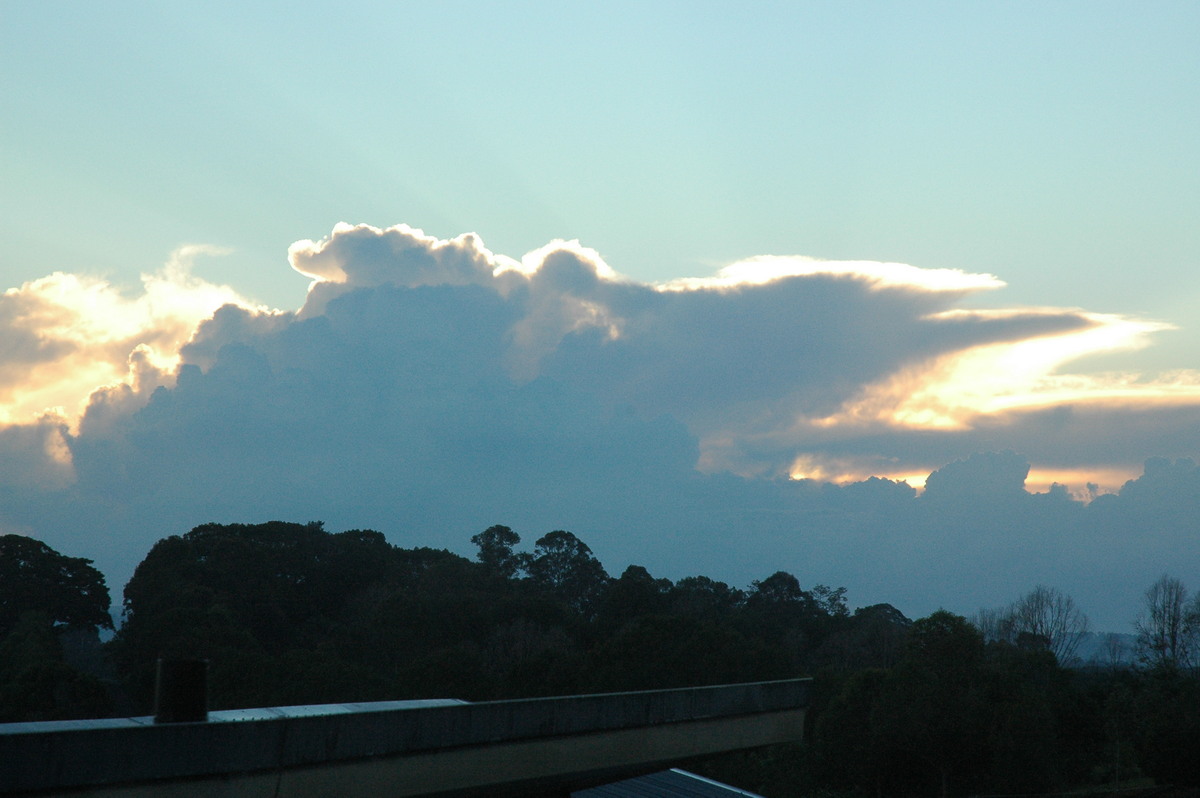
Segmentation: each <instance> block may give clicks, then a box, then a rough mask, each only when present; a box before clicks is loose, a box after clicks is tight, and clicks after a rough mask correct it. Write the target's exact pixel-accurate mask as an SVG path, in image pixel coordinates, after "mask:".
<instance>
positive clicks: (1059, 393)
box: [813, 311, 1200, 429]
mask: <svg viewBox="0 0 1200 798" xmlns="http://www.w3.org/2000/svg"><path fill="white" fill-rule="evenodd" d="M1014 312H1015V311H951V312H948V313H943V314H939V316H940V317H941V318H946V319H950V318H964V317H968V316H975V317H980V318H982V317H993V318H999V317H1003V316H1004V315H1006V314H1012V313H1014ZM1048 312H1052V311H1048ZM1081 315H1082V316H1083V317H1084V318H1086V319H1087V321H1088V322H1089V324H1088V325H1087V326H1085V327H1083V328H1082V329H1077V330H1072V331H1069V332H1063V333H1058V334H1054V335H1044V336H1038V337H1032V338H1024V339H1021V340H1016V341H1005V342H1000V343H992V344H986V345H981V346H975V347H972V348H968V349H965V350H963V351H959V352H954V353H951V354H948V355H944V356H942V357H940V358H937V359H936V360H934V361H933V362H932V363H923V364H919V365H917V366H913V367H911V368H909V369H906V370H904V371H903V372H901V373H898V374H895V375H893V376H891V377H890V378H888V379H887V380H885V381H884V382H882V383H879V384H876V385H872V386H868V387H867V388H866V389H865V390H864V391H863V393H862V394H861V395H860V396H859V397H857V398H855V399H854V400H853V401H852V402H850V403H848V404H847V405H846V406H844V407H843V408H842V409H841V410H840V411H839V412H838V413H835V414H833V415H831V416H828V417H825V418H821V419H815V420H814V421H813V423H814V425H816V426H818V427H826V428H828V427H839V426H845V425H854V424H863V423H879V422H883V423H886V424H891V425H895V426H901V427H910V428H931V429H964V428H966V427H968V426H970V424H971V420H972V419H973V418H975V417H977V416H979V415H982V414H990V413H998V412H1003V411H1007V410H1014V409H1028V408H1033V407H1039V406H1045V405H1050V404H1061V403H1065V402H1077V401H1085V402H1086V401H1096V400H1101V399H1130V400H1135V399H1137V400H1150V399H1163V398H1167V397H1177V398H1179V399H1184V400H1187V401H1193V402H1194V401H1198V400H1200V377H1198V376H1196V375H1191V376H1189V375H1187V374H1186V373H1178V374H1176V375H1174V376H1173V377H1172V378H1171V379H1169V380H1162V381H1154V382H1145V381H1141V380H1139V379H1137V378H1136V377H1130V376H1129V375H1086V376H1085V375H1077V374H1059V373H1058V369H1060V368H1061V367H1062V366H1064V365H1065V364H1067V363H1069V362H1071V361H1074V360H1078V359H1080V358H1082V357H1085V356H1088V355H1095V354H1101V353H1105V352H1113V351H1118V350H1127V349H1137V348H1140V347H1143V346H1145V345H1146V343H1147V337H1148V336H1149V335H1150V334H1151V333H1154V332H1158V331H1160V330H1165V329H1170V326H1169V325H1166V324H1161V323H1158V322H1148V321H1138V320H1134V319H1128V318H1124V317H1121V316H1116V315H1111V314H1099V313H1083V314H1081Z"/></svg>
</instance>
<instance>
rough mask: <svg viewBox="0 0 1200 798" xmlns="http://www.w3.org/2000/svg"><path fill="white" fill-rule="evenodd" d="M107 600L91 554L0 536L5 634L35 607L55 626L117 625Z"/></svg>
mask: <svg viewBox="0 0 1200 798" xmlns="http://www.w3.org/2000/svg"><path fill="white" fill-rule="evenodd" d="M108 605H109V596H108V587H107V586H106V585H105V584H104V576H103V575H102V574H101V573H100V572H99V571H97V570H96V569H95V568H93V567H92V561H91V560H87V559H84V558H82V557H68V556H66V555H63V554H59V553H58V552H57V551H55V550H54V549H52V548H50V547H49V546H47V545H46V544H45V543H42V542H41V541H40V540H34V539H33V538H28V537H25V536H23V535H2V536H0V637H3V636H4V635H5V634H7V633H8V631H9V630H11V629H12V628H13V627H14V626H15V625H16V623H17V621H18V619H19V618H20V617H21V614H22V613H25V612H29V611H31V610H36V611H38V612H42V613H45V615H46V616H47V617H48V618H49V619H50V622H51V624H53V625H54V626H63V627H72V628H82V629H112V628H113V622H112V617H111V616H110V615H109V614H108Z"/></svg>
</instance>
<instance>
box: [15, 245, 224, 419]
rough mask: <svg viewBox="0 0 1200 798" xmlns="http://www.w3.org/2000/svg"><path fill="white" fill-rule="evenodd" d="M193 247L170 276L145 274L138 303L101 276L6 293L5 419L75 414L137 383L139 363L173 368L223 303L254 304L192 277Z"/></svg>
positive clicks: (166, 270)
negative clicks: (101, 395) (108, 389)
mask: <svg viewBox="0 0 1200 798" xmlns="http://www.w3.org/2000/svg"><path fill="white" fill-rule="evenodd" d="M202 254H206V255H214V254H221V250H219V249H217V248H213V247H203V246H186V247H181V248H180V249H178V250H176V251H175V252H174V253H172V255H171V258H170V260H169V261H168V263H167V264H166V266H164V267H163V269H162V270H160V271H158V272H155V273H152V274H143V275H142V285H141V293H140V294H139V295H137V296H134V297H130V296H127V295H126V294H125V293H123V292H122V291H121V290H120V289H118V288H117V287H116V286H113V285H111V284H110V283H108V282H106V281H105V280H103V279H101V278H98V277H88V276H81V275H75V274H64V273H61V272H58V273H55V274H52V275H50V276H48V277H43V278H41V279H39V280H34V281H31V282H28V283H25V284H24V285H22V286H20V287H19V288H13V289H9V290H7V291H5V292H4V293H3V294H2V295H0V341H3V344H0V421H7V422H9V423H12V422H21V421H32V420H33V419H35V418H36V417H37V416H39V415H41V414H42V413H44V412H45V411H46V410H47V409H48V408H49V409H56V410H57V411H60V412H62V413H64V414H65V415H66V416H67V417H68V418H74V417H76V416H77V415H78V414H79V413H80V412H82V410H83V409H84V405H85V401H86V399H87V397H88V396H89V394H90V393H91V392H92V391H93V390H94V389H96V388H97V387H99V386H105V385H110V384H117V383H121V382H123V381H130V380H133V379H135V375H134V374H132V373H131V371H130V369H131V360H130V359H131V357H132V356H134V354H135V352H136V353H137V358H138V359H139V360H141V361H148V362H150V363H153V364H154V365H155V366H156V367H157V368H159V369H162V370H165V371H169V370H171V369H173V368H174V366H175V365H176V363H177V362H178V352H179V348H180V347H181V346H182V345H183V344H184V343H185V342H186V341H187V340H188V338H190V337H191V335H192V332H193V331H194V330H195V328H196V325H197V324H198V323H199V322H200V321H201V320H202V319H204V318H206V317H207V316H209V315H211V314H212V312H213V310H214V309H215V308H216V307H218V306H219V305H221V304H224V303H228V302H233V303H242V304H245V301H244V300H242V299H241V298H240V297H239V296H238V295H237V293H236V292H235V291H233V289H231V288H228V287H226V286H215V285H211V284H209V283H206V282H204V281H202V280H199V279H197V278H195V277H192V276H191V275H190V274H189V272H188V268H189V266H190V264H191V261H192V260H193V259H194V258H195V257H196V256H197V255H202Z"/></svg>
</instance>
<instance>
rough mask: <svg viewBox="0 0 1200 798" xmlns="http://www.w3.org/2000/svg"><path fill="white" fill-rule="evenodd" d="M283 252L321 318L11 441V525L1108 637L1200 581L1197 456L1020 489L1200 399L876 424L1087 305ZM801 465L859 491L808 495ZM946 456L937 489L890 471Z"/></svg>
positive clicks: (587, 261) (1171, 420)
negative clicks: (547, 568)
mask: <svg viewBox="0 0 1200 798" xmlns="http://www.w3.org/2000/svg"><path fill="white" fill-rule="evenodd" d="M291 257H292V261H293V265H294V266H295V268H297V269H298V270H300V271H302V272H303V273H305V274H308V275H309V276H311V277H313V278H314V279H315V281H316V282H315V283H314V285H313V286H312V288H311V290H310V292H309V295H308V297H307V301H306V302H305V304H304V306H303V307H302V308H301V309H300V310H299V311H297V312H294V313H293V312H279V311H265V310H262V309H251V308H248V307H246V306H244V305H241V306H239V305H235V304H228V305H225V306H224V307H221V308H220V309H219V310H217V311H216V312H215V313H213V314H212V315H211V317H209V318H208V319H207V320H205V321H204V322H203V323H202V324H200V326H199V327H198V328H197V329H196V330H195V332H194V335H193V336H192V337H191V340H190V342H189V343H187V345H186V346H183V347H182V348H181V349H180V350H179V356H180V362H179V365H178V366H177V367H165V366H163V365H161V361H160V360H156V359H155V358H152V357H151V356H150V354H149V350H148V349H147V348H146V347H145V346H144V345H142V348H140V349H136V350H134V352H133V354H132V356H131V357H129V360H128V364H127V365H128V372H129V376H128V377H127V379H126V380H125V381H124V382H122V383H118V384H114V385H111V386H109V387H106V388H104V389H103V390H99V391H97V392H95V393H94V394H93V395H92V398H91V401H90V404H89V405H88V408H87V411H86V413H85V414H84V415H83V416H82V418H80V419H79V420H78V423H77V424H74V425H73V426H72V425H70V424H69V422H68V420H66V419H65V418H63V417H61V416H55V415H51V416H46V417H43V418H42V419H41V420H39V421H36V422H30V423H26V424H17V425H10V426H9V427H7V428H3V429H0V450H2V451H3V454H4V461H3V462H4V463H5V466H4V467H3V468H0V500H2V504H0V527H2V528H3V529H5V530H6V531H22V532H24V533H26V534H33V535H35V536H38V537H41V538H43V539H45V540H47V542H49V543H50V544H51V545H54V546H56V548H60V549H61V550H63V551H66V552H68V553H70V554H73V555H83V556H89V557H93V558H95V559H96V561H97V564H98V565H99V566H100V567H102V568H103V569H104V570H105V571H106V572H107V573H108V574H109V576H110V578H111V579H112V580H113V582H114V587H117V588H119V587H120V585H121V584H122V583H123V582H124V580H125V579H127V578H128V576H129V575H130V573H131V572H132V568H133V566H134V565H135V564H136V562H137V561H138V560H140V558H141V557H142V556H143V555H144V553H145V552H146V550H147V549H148V548H149V546H150V545H151V544H152V543H153V542H154V541H155V540H157V539H158V538H160V537H162V536H165V535H169V534H175V533H179V532H182V531H185V530H187V529H189V528H191V527H192V526H194V525H196V524H199V523H203V522H207V521H244V522H256V521H263V520H268V519H272V518H280V519H288V520H298V521H307V520H313V519H322V520H325V521H326V522H327V523H328V524H329V525H330V526H331V527H335V528H350V527H373V528H377V529H380V530H381V531H384V532H385V533H387V534H388V536H389V537H390V539H391V540H392V541H393V542H395V543H397V544H400V545H406V546H416V545H432V546H444V547H449V548H452V549H455V550H458V551H463V552H466V551H467V550H468V548H469V544H468V540H469V538H470V536H471V535H472V534H474V533H475V532H478V531H480V530H481V529H483V528H485V527H486V526H489V525H492V524H495V523H504V524H508V525H510V526H512V527H514V528H515V529H517V530H518V531H519V532H521V533H522V534H525V535H526V536H527V537H529V538H530V539H532V538H533V537H536V536H538V535H540V534H543V533H544V532H546V531H549V530H550V529H555V528H566V529H571V530H572V531H574V532H575V533H576V534H578V535H579V536H580V537H581V538H583V539H584V540H586V541H587V542H588V544H589V545H590V546H592V548H593V549H594V550H595V551H596V552H597V554H598V555H599V556H600V557H601V559H602V560H603V561H604V562H605V563H606V564H607V565H608V567H609V568H610V570H613V571H617V572H619V571H620V570H621V569H623V568H624V566H625V565H627V564H629V563H639V564H643V565H646V566H647V567H649V568H650V570H651V571H652V572H654V573H655V574H658V575H663V576H668V577H672V578H678V577H681V576H685V575H689V574H697V573H703V574H707V575H710V576H713V577H715V578H719V579H722V580H725V581H729V582H732V583H735V584H747V583H748V582H749V581H750V580H752V579H756V578H762V577H763V576H766V575H768V574H770V573H771V572H773V571H775V570H779V569H784V570H789V571H792V572H793V573H795V574H797V576H799V578H800V579H801V581H802V582H806V583H815V582H825V583H834V584H844V585H846V586H847V587H848V588H849V589H850V594H851V599H852V600H853V601H855V602H856V603H860V604H869V603H873V602H878V601H889V602H892V603H895V604H897V605H898V606H900V607H901V608H902V609H904V610H905V611H907V612H910V613H914V614H923V613H926V612H929V611H931V610H933V609H935V608H936V607H937V606H939V605H945V606H948V607H950V608H952V609H955V610H958V611H961V612H970V611H973V610H974V609H976V608H978V607H979V606H984V605H1000V604H1004V603H1007V602H1008V601H1010V600H1012V599H1013V598H1014V597H1015V596H1016V595H1018V594H1020V593H1022V592H1024V591H1026V590H1028V589H1029V588H1030V587H1032V586H1033V585H1035V584H1037V583H1047V584H1054V585H1056V586H1058V587H1060V588H1061V589H1063V590H1064V591H1066V592H1068V593H1072V594H1074V595H1075V598H1076V600H1077V602H1078V603H1079V604H1080V605H1081V606H1083V607H1084V608H1085V609H1087V610H1089V611H1091V612H1092V613H1093V614H1094V615H1096V616H1097V618H1098V620H1101V621H1102V622H1104V623H1107V624H1109V625H1113V626H1115V627H1117V628H1124V627H1125V626H1126V625H1127V623H1128V622H1129V621H1130V620H1132V617H1133V615H1134V614H1135V613H1136V611H1137V608H1136V600H1137V595H1138V593H1139V592H1140V591H1141V590H1142V589H1143V588H1144V587H1145V586H1146V585H1148V584H1149V583H1150V582H1152V581H1153V579H1154V578H1156V577H1157V575H1158V574H1159V573H1161V572H1162V571H1163V570H1178V571H1179V572H1180V573H1183V572H1185V571H1186V570H1187V569H1189V568H1190V569H1191V570H1192V571H1193V572H1194V571H1195V570H1196V567H1197V566H1200V547H1198V546H1197V543H1196V541H1197V540H1198V539H1200V538H1198V536H1197V528H1196V525H1197V523H1198V522H1197V520H1195V519H1197V518H1200V514H1198V513H1195V512H1191V511H1192V510H1194V509H1197V508H1194V507H1192V506H1191V504H1190V503H1189V502H1193V503H1194V501H1195V499H1194V498H1191V497H1194V496H1197V495H1200V491H1196V490H1194V488H1195V485H1194V484H1193V483H1194V482H1196V480H1197V476H1196V468H1195V466H1194V465H1191V464H1190V463H1188V462H1185V461H1180V462H1174V461H1164V462H1165V465H1164V462H1160V461H1158V460H1155V461H1153V463H1152V465H1151V467H1150V468H1148V470H1147V471H1146V474H1145V475H1144V476H1142V477H1141V478H1139V479H1137V480H1135V481H1133V482H1130V483H1129V484H1128V485H1126V486H1125V487H1124V488H1122V489H1121V491H1120V493H1119V494H1118V495H1113V496H1110V497H1102V498H1101V499H1099V500H1096V501H1094V502H1092V503H1091V504H1090V505H1085V504H1084V503H1083V502H1081V501H1079V500H1078V499H1077V498H1074V497H1072V495H1070V494H1068V493H1067V491H1066V490H1064V489H1061V488H1058V489H1054V490H1051V491H1049V492H1043V493H1032V492H1030V491H1029V490H1027V489H1026V486H1025V483H1026V476H1027V474H1028V473H1029V471H1030V466H1031V462H1032V464H1033V467H1034V468H1035V469H1036V468H1068V467H1076V468H1078V467H1081V466H1088V465H1096V464H1100V465H1105V464H1111V463H1114V462H1118V461H1119V462H1120V463H1122V464H1123V465H1125V466H1128V465H1129V461H1130V459H1131V458H1133V457H1138V458H1139V459H1138V461H1137V462H1140V460H1141V459H1144V458H1145V456H1150V455H1151V454H1164V455H1168V456H1170V457H1172V458H1176V457H1182V456H1184V455H1185V454H1186V453H1187V452H1184V451H1181V450H1184V449H1188V450H1189V451H1194V450H1195V444H1196V443H1200V441H1196V433H1195V430H1196V429H1198V428H1200V426H1198V425H1197V424H1196V421H1198V420H1200V419H1197V413H1200V410H1197V407H1200V405H1197V404H1194V403H1190V402H1189V401H1188V399H1187V396H1186V392H1185V393H1184V395H1183V396H1182V398H1181V399H1180V400H1179V401H1178V402H1177V403H1176V404H1174V405H1170V406H1164V405H1163V404H1162V403H1161V402H1159V403H1158V404H1154V403H1147V401H1143V400H1137V401H1134V400H1130V399H1127V400H1125V401H1123V402H1121V403H1119V404H1118V403H1117V400H1115V399H1114V400H1113V401H1111V402H1109V403H1107V404H1104V403H1097V402H1095V401H1090V400H1088V399H1087V398H1086V397H1085V398H1079V399H1077V400H1076V401H1073V402H1059V403H1057V404H1055V405H1054V406H1052V407H1045V408H1041V409H1038V408H1029V407H1024V408H1022V407H1014V408H1012V409H1010V410H1008V411H1005V412H994V413H990V414H989V413H979V414H977V415H976V416H974V417H972V418H971V419H970V423H957V424H948V423H947V424H940V425H939V424H929V425H925V426H921V425H918V424H914V423H907V424H906V423H900V422H898V421H896V419H895V418H893V417H891V416H889V415H888V414H887V412H884V411H886V410H887V407H886V405H885V404H878V402H877V403H876V404H874V405H872V404H871V403H870V402H869V401H867V399H870V397H873V396H885V397H886V396H890V395H892V394H889V393H888V391H892V392H893V393H895V395H898V396H899V395H903V397H904V400H905V401H909V396H910V394H907V393H904V392H903V391H900V390H899V388H897V387H896V386H904V385H911V386H915V389H914V390H916V393H919V389H922V386H926V385H929V384H933V383H936V381H937V380H938V379H943V378H944V375H945V374H947V373H951V371H952V370H951V369H947V368H946V367H945V364H946V363H947V362H951V361H953V360H954V358H957V357H960V356H962V355H964V354H969V353H972V352H976V351H980V350H981V349H982V350H989V348H997V347H1004V346H1007V345H1010V344H1014V343H1016V344H1020V343H1026V342H1029V341H1036V340H1041V339H1058V340H1061V339H1062V338H1063V337H1064V336H1071V335H1076V334H1086V333H1088V332H1089V331H1094V330H1096V329H1097V328H1099V327H1102V326H1103V325H1104V323H1105V322H1104V321H1103V320H1101V319H1098V318H1097V317H1095V316H1091V315H1089V314H1086V313H1084V312H1082V311H1071V310H1053V309H1049V310H1036V311H1028V310H1026V311H1022V310H1015V311H1008V312H989V313H982V312H964V311H962V310H961V308H959V307H958V304H959V303H961V302H962V301H963V300H964V299H965V298H966V297H967V296H969V294H970V293H971V292H972V291H974V290H979V288H980V287H986V285H987V284H988V281H987V280H983V279H977V278H976V277H975V276H972V275H960V274H957V273H948V274H938V273H929V274H925V273H922V272H920V271H919V270H910V271H904V269H893V270H890V271H889V269H888V268H887V267H886V266H881V265H879V264H874V265H870V268H867V267H855V268H845V267H843V266H839V265H837V264H832V265H829V266H823V265H821V264H816V263H814V262H811V261H804V260H802V259H800V260H797V261H795V263H792V264H791V266H790V267H788V268H790V269H791V270H790V271H788V269H787V268H785V269H782V270H780V269H779V268H778V267H779V265H780V264H779V262H773V266H774V267H776V272H775V273H773V274H771V275H768V276H766V277H764V278H762V279H758V280H755V279H740V280H739V279H728V276H727V275H726V279H713V280H709V281H693V282H692V283H691V284H688V285H676V286H668V287H662V286H650V285H645V284H641V283H637V282H634V281H630V280H625V279H623V278H621V277H619V276H618V275H616V274H615V273H613V272H612V270H611V269H609V268H608V266H607V265H606V264H604V262H603V261H602V260H601V259H600V257H599V255H598V254H596V253H594V252H591V251H589V250H587V249H585V248H583V247H580V246H578V245H576V244H568V243H560V244H555V245H551V246H549V247H547V248H545V249H544V250H541V251H539V252H538V253H533V254H531V255H530V256H527V258H526V259H525V261H524V262H521V263H518V262H516V261H512V260H510V259H506V258H503V257H500V256H496V255H494V254H493V253H491V252H489V251H487V250H486V248H484V246H483V244H482V242H480V241H479V240H478V239H477V238H476V237H474V236H462V237H460V238H457V239H453V240H450V241H438V240H435V239H432V238H430V237H427V236H424V235H423V234H421V233H420V232H419V231H415V230H412V229H409V228H403V227H400V228H393V229H391V230H387V231H380V230H375V229H373V228H366V227H359V228H351V227H339V228H338V230H336V231H335V233H334V235H333V236H331V238H330V239H328V240H326V241H324V242H300V243H298V244H297V245H294V246H293V248H292V251H291ZM784 265H785V266H786V265H787V264H784ZM904 268H905V269H911V267H904ZM935 278H936V279H935ZM989 351H990V350H989ZM15 360H17V358H14V361H15ZM943 381H944V379H943ZM881 385H884V386H890V387H889V388H888V390H887V391H882V392H880V391H879V390H878V387H879V386H881ZM873 392H874V393H873ZM912 395H915V394H912ZM864 397H866V398H864ZM871 401H875V400H873V399H872V400H871ZM863 407H871V408H874V410H871V412H867V411H864V410H862V409H861V408H863ZM880 408H882V410H881V409H880ZM851 410H853V412H851ZM1159 444H1161V445H1162V447H1163V448H1161V449H1159V450H1157V451H1154V452H1150V451H1147V449H1149V448H1152V447H1153V446H1155V445H1159ZM1118 449H1119V451H1117V450H1118ZM1006 450H1015V451H1017V452H1020V453H1021V454H1014V453H1013V451H1006ZM989 452H990V453H989ZM806 458H807V459H806ZM798 461H804V462H808V463H811V464H812V465H813V468H814V469H817V468H818V467H827V468H829V469H834V470H835V469H836V467H844V468H843V470H845V471H846V472H848V473H855V474H857V475H858V476H857V478H856V479H854V480H851V481H850V482H848V483H847V484H842V485H834V484H830V483H827V482H824V481H822V480H818V479H809V480H790V479H787V478H786V475H787V474H788V472H789V470H791V469H793V467H794V465H795V464H796V463H797V462H798ZM839 464H840V466H839ZM864 464H866V465H865V466H864ZM926 465H928V468H927V469H926V470H925V472H924V473H928V472H929V470H932V469H934V468H936V469H937V470H936V472H935V473H933V474H932V475H931V476H930V477H929V480H928V488H927V490H926V492H925V493H924V494H923V495H918V493H917V491H916V490H914V489H913V488H911V487H909V486H908V485H906V484H903V483H899V482H895V481H891V480H887V479H867V476H868V474H869V473H871V472H872V471H874V473H879V474H884V473H897V472H900V471H902V470H903V469H905V468H910V469H919V468H921V467H925V466H926ZM856 469H857V470H856ZM864 469H865V470H864ZM1074 487H1076V488H1077V489H1082V488H1083V486H1082V485H1079V486H1074ZM1188 491H1190V493H1188Z"/></svg>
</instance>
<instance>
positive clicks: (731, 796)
mask: <svg viewBox="0 0 1200 798" xmlns="http://www.w3.org/2000/svg"><path fill="white" fill-rule="evenodd" d="M736 796H742V798H762V796H760V795H758V794H757V793H753V792H746V791H745V790H739V789H737V788H736V787H730V786H729V785H728V784H722V783H721V782H719V781H713V780H712V779H706V778H704V777H703V776H697V775H696V774H695V773H689V772H687V771H686V770H679V769H678V768H672V769H671V770H663V771H660V772H658V773H651V774H650V775H648V776H638V777H637V778H632V779H625V780H624V781H615V782H613V783H612V784H605V785H603V786H600V787H592V788H590V789H587V790H579V791H577V792H573V793H571V798H736Z"/></svg>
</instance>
